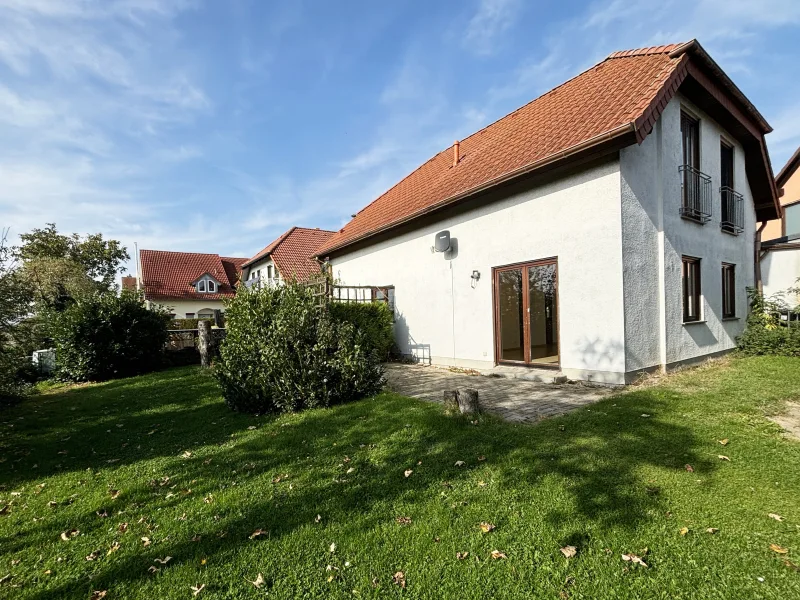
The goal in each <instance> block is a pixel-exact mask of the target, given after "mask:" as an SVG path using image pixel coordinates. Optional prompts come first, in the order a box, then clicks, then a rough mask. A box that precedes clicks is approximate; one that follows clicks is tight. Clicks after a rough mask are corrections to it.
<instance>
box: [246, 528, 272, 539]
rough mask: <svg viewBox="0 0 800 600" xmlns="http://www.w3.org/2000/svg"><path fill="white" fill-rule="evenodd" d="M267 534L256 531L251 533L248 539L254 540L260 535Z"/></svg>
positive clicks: (262, 531) (264, 531) (261, 530)
mask: <svg viewBox="0 0 800 600" xmlns="http://www.w3.org/2000/svg"><path fill="white" fill-rule="evenodd" d="M268 533H269V532H268V531H266V530H264V529H256V530H255V531H254V532H253V533H251V534H250V539H251V540H254V539H256V538H257V537H259V536H261V535H267V534H268Z"/></svg>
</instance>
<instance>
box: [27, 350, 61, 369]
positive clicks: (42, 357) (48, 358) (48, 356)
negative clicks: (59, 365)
mask: <svg viewBox="0 0 800 600" xmlns="http://www.w3.org/2000/svg"><path fill="white" fill-rule="evenodd" d="M31 362H33V364H34V365H36V368H38V369H39V372H40V373H42V374H44V375H50V374H51V373H52V372H53V371H55V370H56V349H55V348H48V349H46V350H34V352H33V355H32V356H31Z"/></svg>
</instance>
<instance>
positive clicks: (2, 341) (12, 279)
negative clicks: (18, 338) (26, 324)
mask: <svg viewBox="0 0 800 600" xmlns="http://www.w3.org/2000/svg"><path fill="white" fill-rule="evenodd" d="M7 239H8V230H7V229H5V230H3V231H0V352H7V351H9V348H10V345H11V342H12V340H13V337H14V336H13V334H14V330H15V327H16V326H17V325H18V324H19V323H20V321H22V320H23V319H24V318H25V317H26V316H28V314H29V313H30V305H31V294H30V290H29V288H28V287H27V286H26V285H25V281H24V280H23V278H22V277H21V276H20V272H19V269H18V268H17V261H16V260H15V259H14V255H13V252H12V250H11V248H9V247H8V243H7Z"/></svg>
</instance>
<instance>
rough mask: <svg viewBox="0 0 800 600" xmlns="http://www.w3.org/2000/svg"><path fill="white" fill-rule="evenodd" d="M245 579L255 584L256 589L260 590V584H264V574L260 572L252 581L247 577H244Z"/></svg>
mask: <svg viewBox="0 0 800 600" xmlns="http://www.w3.org/2000/svg"><path fill="white" fill-rule="evenodd" d="M245 581H246V582H248V583H252V584H253V585H254V586H256V588H257V589H259V590H260V589H261V586H262V585H264V576H263V575H262V574H261V573H259V574H258V577H256V578H255V580H254V581H250V580H249V579H245Z"/></svg>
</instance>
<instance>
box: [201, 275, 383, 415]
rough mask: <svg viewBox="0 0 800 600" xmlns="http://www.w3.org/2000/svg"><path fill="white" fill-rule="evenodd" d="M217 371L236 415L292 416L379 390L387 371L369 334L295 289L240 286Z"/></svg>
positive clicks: (305, 291) (304, 291)
mask: <svg viewBox="0 0 800 600" xmlns="http://www.w3.org/2000/svg"><path fill="white" fill-rule="evenodd" d="M226 318H227V336H226V338H225V341H224V342H223V343H222V345H221V348H220V357H219V360H218V361H217V363H216V364H215V367H214V374H215V376H216V378H217V380H218V381H219V383H220V386H221V387H222V394H223V396H224V398H225V401H226V403H227V404H228V406H229V407H231V408H232V409H233V410H238V411H243V412H252V413H266V412H292V411H299V410H302V409H305V408H312V407H317V406H331V405H334V404H339V403H343V402H347V401H349V400H354V399H356V398H358V397H362V396H366V395H370V394H374V393H377V392H378V391H379V390H380V388H381V386H382V385H383V371H382V367H381V365H380V360H379V358H378V356H377V354H376V352H375V351H374V350H373V349H372V348H370V346H369V345H368V340H367V338H366V336H365V334H364V333H363V332H362V331H360V330H358V329H356V327H355V326H353V324H352V323H349V322H347V321H344V320H340V319H337V318H336V317H335V316H334V313H333V311H330V310H326V309H322V308H319V307H318V306H317V303H316V299H315V298H314V296H313V292H312V291H311V290H310V289H309V288H305V287H303V286H299V285H296V284H289V285H284V286H281V287H274V286H265V287H263V288H261V289H253V288H246V287H244V286H243V287H241V288H239V290H238V292H237V294H236V297H235V298H234V299H233V301H232V302H231V303H230V305H229V306H228V308H227V311H226Z"/></svg>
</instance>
